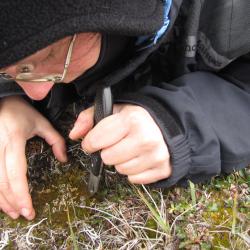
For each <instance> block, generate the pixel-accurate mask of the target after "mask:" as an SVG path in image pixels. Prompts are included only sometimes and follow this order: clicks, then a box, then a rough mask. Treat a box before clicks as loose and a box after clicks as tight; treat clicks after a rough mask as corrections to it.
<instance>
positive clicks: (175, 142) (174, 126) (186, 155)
mask: <svg viewBox="0 0 250 250" xmlns="http://www.w3.org/2000/svg"><path fill="white" fill-rule="evenodd" d="M115 103H130V104H135V105H138V106H141V107H143V108H145V109H146V110H147V111H148V112H149V113H150V115H151V116H152V118H153V119H154V121H155V122H156V124H157V125H158V126H159V128H160V130H161V132H162V135H163V137H164V140H165V142H166V144H167V146H168V150H169V153H170V158H171V164H172V175H171V176H170V177H169V178H167V179H164V180H161V181H158V182H156V183H153V184H151V186H153V187H157V188H166V187H170V186H173V185H175V184H177V183H178V184H184V185H185V184H186V177H187V176H188V172H189V169H190V166H191V148H190V146H189V143H188V140H187V138H186V137H185V135H184V133H183V131H182V129H181V126H180V125H179V124H178V123H177V121H176V119H174V117H173V115H172V114H171V113H170V112H169V111H168V110H167V108H166V107H165V106H163V105H162V104H161V103H160V102H158V101H156V100H155V99H153V98H151V97H148V96H145V95H142V94H140V93H131V94H124V95H122V96H120V97H118V98H117V99H115Z"/></svg>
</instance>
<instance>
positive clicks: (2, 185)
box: [0, 181, 10, 192]
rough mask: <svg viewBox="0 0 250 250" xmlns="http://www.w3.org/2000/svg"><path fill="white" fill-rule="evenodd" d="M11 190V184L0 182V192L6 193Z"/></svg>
mask: <svg viewBox="0 0 250 250" xmlns="http://www.w3.org/2000/svg"><path fill="white" fill-rule="evenodd" d="M9 189H10V184H9V182H5V181H1V182H0V192H6V191H9Z"/></svg>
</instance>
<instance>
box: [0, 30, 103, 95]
mask: <svg viewBox="0 0 250 250" xmlns="http://www.w3.org/2000/svg"><path fill="white" fill-rule="evenodd" d="M71 39H72V37H66V38H64V39H61V40H59V41H57V42H55V43H53V44H51V45H49V46H48V47H46V48H44V49H42V50H40V51H38V52H36V53H35V54H33V55H31V56H29V57H26V58H25V59H23V60H21V61H19V62H17V63H16V64H13V65H11V66H9V67H6V68H3V69H1V72H4V73H7V74H8V75H10V76H12V77H15V76H16V75H17V74H19V73H20V70H21V68H23V67H24V66H25V67H26V68H28V69H29V70H30V71H31V72H32V73H39V74H40V73H41V74H45V75H49V74H55V73H56V74H62V72H63V70H64V63H65V59H66V55H67V52H68V48H69V44H70V41H71ZM100 49H101V34H100V33H81V34H78V35H77V37H76V40H75V43H74V47H73V52H72V57H71V60H70V64H69V67H68V71H67V74H66V76H65V78H64V80H63V82H64V83H69V82H71V81H73V80H74V79H76V78H77V77H79V76H80V75H82V74H83V73H84V72H85V71H87V70H88V69H89V68H91V67H92V66H94V65H95V64H96V62H97V60H98V57H99V54H100ZM17 84H18V85H20V87H21V88H22V89H23V90H24V92H25V93H26V94H27V95H28V96H29V97H30V98H31V99H33V100H42V99H43V98H45V97H46V96H47V94H48V93H49V91H50V90H51V88H52V87H53V85H54V83H52V82H44V83H34V82H23V81H17Z"/></svg>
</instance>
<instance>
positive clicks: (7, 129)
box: [0, 96, 67, 220]
mask: <svg viewBox="0 0 250 250" xmlns="http://www.w3.org/2000/svg"><path fill="white" fill-rule="evenodd" d="M36 135H37V136H40V137H42V138H44V139H45V141H46V142H47V143H48V144H49V145H51V146H52V150H53V153H54V155H55V156H56V158H57V159H58V160H59V161H61V162H65V161H67V155H66V146H65V141H64V139H63V138H62V136H61V135H60V134H59V133H58V132H57V131H56V130H55V129H54V128H53V127H52V125H51V124H50V123H49V121H48V120H47V119H46V118H45V117H43V116H42V115H41V114H40V113H39V112H38V111H37V110H35V109H34V108H33V107H32V106H31V105H30V104H28V103H27V102H26V101H25V100H24V99H23V98H22V97H18V96H11V97H5V98H2V99H1V100H0V209H2V210H3V211H4V212H5V213H7V214H8V215H9V216H10V217H11V218H13V219H17V218H18V217H19V215H22V216H24V217H25V218H26V219H28V220H32V219H33V218H34V217H35V210H34V208H33V206H32V200H31V196H30V194H29V187H28V182H27V177H26V173H27V162H26V157H25V145H26V141H27V140H28V139H30V138H32V137H34V136H36Z"/></svg>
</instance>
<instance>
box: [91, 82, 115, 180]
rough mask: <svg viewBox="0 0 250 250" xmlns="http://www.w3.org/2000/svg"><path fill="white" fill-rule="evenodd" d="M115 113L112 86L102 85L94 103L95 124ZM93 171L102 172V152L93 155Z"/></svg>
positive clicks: (95, 173)
mask: <svg viewBox="0 0 250 250" xmlns="http://www.w3.org/2000/svg"><path fill="white" fill-rule="evenodd" d="M112 113H113V98H112V92H111V88H110V87H101V88H98V89H97V92H96V97H95V104H94V125H96V124H97V123H98V122H100V121H101V120H102V119H104V118H105V117H107V116H109V115H112ZM91 158H92V160H91V163H92V164H91V171H92V173H93V174H94V175H95V176H98V175H99V174H100V171H101V169H102V164H103V162H102V159H101V155H100V152H99V151H98V152H95V153H93V154H92V155H91Z"/></svg>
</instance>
